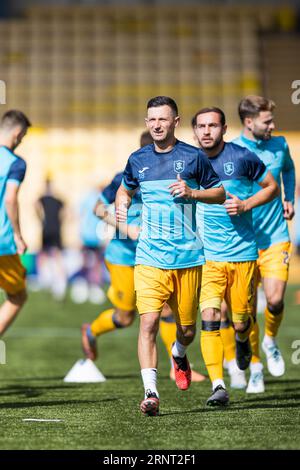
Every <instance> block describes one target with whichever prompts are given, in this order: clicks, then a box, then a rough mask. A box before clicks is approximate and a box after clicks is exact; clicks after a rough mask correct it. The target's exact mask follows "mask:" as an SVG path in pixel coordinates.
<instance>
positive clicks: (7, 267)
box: [0, 255, 26, 295]
mask: <svg viewBox="0 0 300 470" xmlns="http://www.w3.org/2000/svg"><path fill="white" fill-rule="evenodd" d="M25 277H26V269H25V268H24V266H23V265H22V263H21V261H20V257H19V255H5V256H0V287H1V289H3V290H4V291H5V292H6V293H7V294H11V295H14V294H17V293H18V292H21V291H22V290H24V289H26V281H25Z"/></svg>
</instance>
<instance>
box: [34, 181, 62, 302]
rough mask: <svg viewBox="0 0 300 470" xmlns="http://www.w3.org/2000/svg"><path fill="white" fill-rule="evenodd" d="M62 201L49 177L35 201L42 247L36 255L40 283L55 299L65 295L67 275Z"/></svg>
mask: <svg viewBox="0 0 300 470" xmlns="http://www.w3.org/2000/svg"><path fill="white" fill-rule="evenodd" d="M63 209H64V203H63V202H62V201H61V200H60V199H59V198H58V197H56V196H55V195H54V193H53V188H52V183H51V181H50V179H46V181H45V192H44V194H43V195H42V196H41V197H40V198H39V199H38V201H37V202H36V212H37V215H38V218H39V220H40V222H41V224H42V249H41V252H40V254H39V256H38V270H39V278H40V283H41V286H42V287H43V288H46V289H49V290H50V291H51V293H52V295H53V297H54V298H55V299H56V300H62V299H63V298H64V297H65V293H66V288H67V275H66V271H65V267H64V260H63V253H62V239H61V225H62V219H63Z"/></svg>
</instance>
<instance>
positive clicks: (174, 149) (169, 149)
mask: <svg viewBox="0 0 300 470" xmlns="http://www.w3.org/2000/svg"><path fill="white" fill-rule="evenodd" d="M179 120H180V118H179V116H178V109H177V105H176V103H175V101H174V100H173V99H171V98H169V97H165V96H158V97H155V98H152V99H151V100H150V101H149V102H148V105H147V118H146V124H147V127H148V130H149V131H150V134H151V136H152V139H153V142H154V143H153V144H151V145H147V146H146V147H144V148H142V149H140V150H138V151H137V152H134V153H133V154H132V155H131V156H130V157H129V160H128V162H127V165H126V169H125V171H124V177H123V182H122V185H121V186H120V188H119V190H118V193H117V197H116V215H117V220H118V221H119V222H121V223H122V222H126V220H127V210H128V208H129V206H130V204H131V202H132V198H133V197H134V194H135V192H136V191H137V189H138V188H139V189H140V191H141V196H142V202H143V212H142V230H141V234H140V237H139V240H138V246H137V253H136V261H135V264H136V266H135V272H134V283H135V289H136V294H137V308H138V311H139V314H140V332H139V341H138V355H139V361H140V366H141V375H142V379H143V385H144V390H145V397H144V400H143V401H142V402H141V405H140V409H141V411H142V413H143V414H145V415H152V416H153V415H157V413H158V409H159V394H158V390H157V347H156V336H157V332H158V325H159V318H160V315H161V311H162V309H163V306H164V304H165V302H168V304H169V305H170V307H171V308H172V311H173V313H174V315H175V318H176V324H177V339H176V341H175V343H174V345H173V347H172V356H173V362H174V368H175V379H176V384H177V386H178V388H180V389H181V390H186V389H187V388H188V387H189V385H190V382H191V369H190V365H189V362H188V360H187V356H186V348H187V346H188V345H189V344H190V343H191V342H192V340H193V338H194V336H195V331H196V316H197V310H198V302H199V293H200V286H201V271H202V269H201V265H203V264H204V262H205V260H204V252H203V246H202V242H201V239H200V237H199V235H198V232H197V227H196V202H197V201H203V202H207V203H215V204H218V203H220V204H221V203H223V202H224V200H225V193H224V189H223V187H222V185H221V183H220V181H219V178H218V177H217V175H216V174H215V172H214V170H213V169H212V167H211V165H210V163H209V161H208V160H207V158H206V157H205V155H204V154H203V153H202V152H201V151H200V150H199V149H197V148H195V147H193V146H191V145H188V144H186V143H184V142H180V141H178V140H177V139H176V138H175V129H176V127H177V126H178V124H179ZM182 178H183V179H182ZM200 186H201V187H202V188H204V189H203V190H199V187H200Z"/></svg>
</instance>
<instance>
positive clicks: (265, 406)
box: [159, 402, 300, 418]
mask: <svg viewBox="0 0 300 470" xmlns="http://www.w3.org/2000/svg"><path fill="white" fill-rule="evenodd" d="M288 408H300V402H299V403H286V404H276V405H274V404H271V403H270V404H259V403H257V404H253V405H250V406H247V405H246V404H245V406H234V404H232V405H229V406H224V407H217V406H216V407H206V406H205V405H204V406H203V408H195V409H192V410H187V409H183V410H178V411H171V412H169V413H168V412H166V413H160V414H159V416H160V417H162V418H163V417H164V416H172V415H188V414H189V413H218V412H219V413H233V412H234V413H235V412H236V411H246V410H257V409H262V410H263V409H266V410H268V409H272V410H278V409H281V410H282V409H288Z"/></svg>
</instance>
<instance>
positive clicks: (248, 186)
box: [192, 107, 279, 406]
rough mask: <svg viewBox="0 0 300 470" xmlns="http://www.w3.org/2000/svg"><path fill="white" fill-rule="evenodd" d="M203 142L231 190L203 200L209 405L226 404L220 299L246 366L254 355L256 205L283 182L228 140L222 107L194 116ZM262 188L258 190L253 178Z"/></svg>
mask: <svg viewBox="0 0 300 470" xmlns="http://www.w3.org/2000/svg"><path fill="white" fill-rule="evenodd" d="M192 126H193V129H194V133H195V135H196V137H197V139H198V142H199V145H200V147H201V148H202V150H204V152H205V153H206V155H207V156H208V158H209V161H210V162H211V164H212V166H213V168H214V170H215V172H216V173H217V175H218V176H219V178H220V180H221V181H222V184H223V186H224V187H225V189H226V192H227V199H226V202H225V203H224V205H223V206H216V205H214V206H213V205H207V204H199V205H198V212H199V217H198V219H199V224H200V227H201V226H202V230H201V232H202V233H203V234H204V239H203V240H204V249H205V258H206V264H205V266H204V267H203V275H202V290H201V297H200V307H201V314H202V330H201V350H202V355H203V358H204V362H205V365H206V367H207V370H208V373H209V377H210V379H211V382H212V390H213V392H212V394H211V396H210V397H209V398H208V400H207V405H209V406H218V405H221V406H222V405H227V404H228V402H229V395H228V393H227V391H226V387H225V384H224V381H223V343H222V339H221V336H220V320H221V303H222V301H223V299H224V298H225V299H226V302H227V305H228V306H229V309H230V311H231V315H232V322H233V326H234V330H235V340H236V341H235V342H236V362H237V365H238V367H239V369H241V370H245V369H246V368H247V367H248V366H249V363H250V360H251V355H252V352H251V347H250V341H249V335H250V332H251V329H252V325H253V316H252V311H253V302H254V276H255V268H256V259H257V247H256V242H255V233H254V230H253V226H252V213H251V210H252V209H253V208H254V207H257V206H259V205H261V204H265V203H266V202H268V201H271V200H272V199H273V198H274V197H275V196H276V195H277V194H278V193H279V188H278V186H277V184H276V181H275V180H274V178H273V176H272V175H271V173H270V172H268V171H267V169H266V167H265V165H264V164H263V162H262V161H261V160H260V159H259V158H258V157H257V156H256V155H255V154H254V153H252V152H250V151H249V150H247V149H244V148H242V147H239V146H238V145H236V144H233V143H227V142H224V140H223V136H224V134H225V133H226V130H227V126H226V122H225V115H224V113H223V111H222V110H221V109H219V108H214V107H213V108H203V109H201V110H200V111H198V112H197V113H196V115H195V116H194V117H193V119H192ZM254 182H257V185H258V186H259V188H260V190H259V191H258V192H257V193H256V194H255V195H253V184H254Z"/></svg>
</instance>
